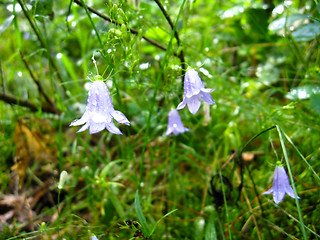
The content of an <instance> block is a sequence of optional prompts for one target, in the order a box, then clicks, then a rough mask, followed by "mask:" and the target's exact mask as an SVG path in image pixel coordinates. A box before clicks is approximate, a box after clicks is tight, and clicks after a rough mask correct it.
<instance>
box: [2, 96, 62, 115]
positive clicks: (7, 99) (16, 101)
mask: <svg viewBox="0 0 320 240" xmlns="http://www.w3.org/2000/svg"><path fill="white" fill-rule="evenodd" d="M0 100H2V101H4V102H6V103H9V104H15V105H19V106H22V107H27V108H29V109H30V110H31V111H33V112H37V111H38V110H39V108H41V109H42V111H43V112H47V113H54V114H60V112H59V110H57V109H55V108H53V107H52V106H51V105H45V104H42V105H41V106H38V105H36V104H34V103H33V102H30V101H28V100H22V99H18V98H17V97H16V96H14V95H11V94H8V93H4V92H0Z"/></svg>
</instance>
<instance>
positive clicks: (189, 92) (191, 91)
mask: <svg viewBox="0 0 320 240" xmlns="http://www.w3.org/2000/svg"><path fill="white" fill-rule="evenodd" d="M199 93H200V89H191V90H189V91H187V92H186V97H187V98H191V97H192V96H195V95H198V94H199Z"/></svg>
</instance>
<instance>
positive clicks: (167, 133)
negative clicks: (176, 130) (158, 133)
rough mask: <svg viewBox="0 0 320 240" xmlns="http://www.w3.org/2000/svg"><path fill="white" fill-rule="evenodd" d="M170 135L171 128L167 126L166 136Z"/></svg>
mask: <svg viewBox="0 0 320 240" xmlns="http://www.w3.org/2000/svg"><path fill="white" fill-rule="evenodd" d="M171 133H172V128H171V127H169V126H168V127H167V131H166V136H169V135H170V134H171Z"/></svg>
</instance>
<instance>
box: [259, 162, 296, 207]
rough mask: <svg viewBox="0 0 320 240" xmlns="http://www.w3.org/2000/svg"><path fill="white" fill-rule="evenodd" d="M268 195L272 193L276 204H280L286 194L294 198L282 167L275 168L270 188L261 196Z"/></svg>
mask: <svg viewBox="0 0 320 240" xmlns="http://www.w3.org/2000/svg"><path fill="white" fill-rule="evenodd" d="M270 193H273V200H274V202H275V203H276V204H278V203H280V202H281V201H282V200H283V198H284V196H285V195H286V194H288V195H289V196H290V197H292V198H295V195H294V192H293V189H292V187H291V186H290V183H289V179H288V175H287V173H286V170H285V169H284V167H283V166H277V167H276V169H275V171H274V175H273V185H272V188H270V189H269V190H268V191H266V192H264V193H262V194H270ZM297 197H298V199H300V197H299V196H298V195H297Z"/></svg>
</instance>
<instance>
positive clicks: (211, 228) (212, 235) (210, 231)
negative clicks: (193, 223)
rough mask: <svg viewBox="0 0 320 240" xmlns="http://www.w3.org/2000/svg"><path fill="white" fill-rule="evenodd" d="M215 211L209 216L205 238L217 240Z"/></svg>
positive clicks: (206, 239)
mask: <svg viewBox="0 0 320 240" xmlns="http://www.w3.org/2000/svg"><path fill="white" fill-rule="evenodd" d="M214 217H215V215H214V212H212V213H211V216H210V218H209V222H208V225H207V227H206V235H205V240H217V239H218V237H217V231H216V227H215V225H214Z"/></svg>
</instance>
